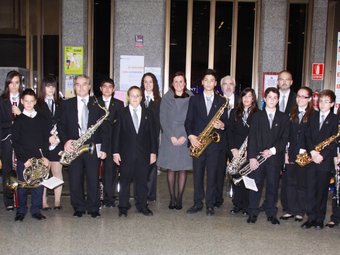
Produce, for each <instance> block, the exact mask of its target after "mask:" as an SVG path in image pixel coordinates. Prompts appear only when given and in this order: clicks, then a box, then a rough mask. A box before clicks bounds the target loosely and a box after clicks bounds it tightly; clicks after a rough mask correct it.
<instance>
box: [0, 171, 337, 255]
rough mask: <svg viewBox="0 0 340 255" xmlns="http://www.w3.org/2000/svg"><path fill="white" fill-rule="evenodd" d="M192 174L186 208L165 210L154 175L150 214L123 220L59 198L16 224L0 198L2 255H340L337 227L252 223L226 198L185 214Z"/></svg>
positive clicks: (163, 190) (113, 212)
mask: <svg viewBox="0 0 340 255" xmlns="http://www.w3.org/2000/svg"><path fill="white" fill-rule="evenodd" d="M191 177H192V176H191V175H190V176H189V179H188V182H187V188H186V192H185V197H184V208H183V209H182V210H181V211H176V210H169V209H168V191H167V185H166V174H164V173H162V174H161V175H159V176H158V178H159V179H158V200H157V201H156V202H153V203H152V204H151V205H150V209H151V210H153V212H154V216H152V217H146V216H143V215H141V214H138V213H137V212H136V210H135V208H134V207H133V208H132V209H130V211H129V215H128V217H127V218H119V217H118V209H117V208H104V209H102V210H101V215H102V216H101V217H100V218H97V219H93V218H91V217H90V216H85V217H82V218H74V217H72V213H73V211H72V208H71V206H70V199H69V197H68V196H63V198H62V199H63V200H62V205H63V210H61V211H49V212H44V214H45V215H46V216H47V220H45V221H43V222H39V221H37V220H34V219H32V218H31V217H30V215H27V216H26V218H25V220H24V221H23V222H14V215H15V213H14V212H7V211H5V210H4V207H3V203H2V197H1V199H0V204H1V207H0V247H1V254H6V255H12V254H19V253H20V254H25V255H29V254H34V255H38V254H80V255H85V254H94V255H101V254H120V255H124V254H147V255H151V254H208V255H209V254H218V255H222V254H252V255H256V254H318V255H319V254H327V255H330V254H334V255H335V254H337V255H338V254H340V228H334V229H327V228H325V229H323V230H315V229H310V230H303V229H301V228H300V224H301V223H297V222H294V221H293V220H291V221H288V222H282V221H281V225H279V226H278V225H272V224H270V223H269V222H267V221H266V217H265V215H263V214H261V215H260V217H259V220H258V222H257V223H256V224H251V225H250V224H247V223H246V218H245V217H243V216H238V215H236V216H234V215H230V214H229V210H230V208H231V199H230V198H228V197H226V198H225V204H224V205H223V207H222V208H221V209H217V210H216V214H215V215H214V216H212V217H208V216H206V214H205V212H204V211H202V212H199V213H197V214H195V215H187V214H186V213H185V211H186V209H187V208H189V207H190V206H191V204H192V193H193V189H192V178H191ZM65 190H67V188H65ZM329 210H330V208H329ZM279 215H281V211H280V212H279ZM279 215H278V216H279Z"/></svg>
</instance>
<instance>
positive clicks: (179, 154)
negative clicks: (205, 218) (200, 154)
mask: <svg viewBox="0 0 340 255" xmlns="http://www.w3.org/2000/svg"><path fill="white" fill-rule="evenodd" d="M192 95H193V94H192V93H191V92H190V91H188V90H187V89H186V78H185V76H184V73H182V72H177V73H175V75H174V77H173V78H172V84H171V89H169V91H168V92H167V93H166V94H165V95H164V97H163V99H162V102H161V106H160V122H161V128H162V136H161V144H160V147H159V152H158V161H157V165H158V166H159V167H161V168H164V169H167V171H168V172H167V178H168V187H169V193H170V204H169V209H175V208H176V209H177V210H180V209H182V197H183V192H184V187H185V183H186V179H187V170H191V169H192V158H191V157H190V155H189V150H188V147H187V140H188V138H187V134H186V132H185V128H184V121H185V118H186V114H187V110H188V105H189V98H190V97H191V96H192ZM176 175H178V178H176ZM176 179H177V181H178V185H177V187H178V188H177V195H175V186H176Z"/></svg>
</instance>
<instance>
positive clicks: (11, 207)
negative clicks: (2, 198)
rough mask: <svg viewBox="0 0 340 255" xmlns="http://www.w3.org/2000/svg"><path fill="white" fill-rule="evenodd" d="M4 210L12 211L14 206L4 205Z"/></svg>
mask: <svg viewBox="0 0 340 255" xmlns="http://www.w3.org/2000/svg"><path fill="white" fill-rule="evenodd" d="M6 211H9V212H12V211H14V206H13V205H8V206H6Z"/></svg>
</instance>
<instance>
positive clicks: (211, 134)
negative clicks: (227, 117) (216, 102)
mask: <svg viewBox="0 0 340 255" xmlns="http://www.w3.org/2000/svg"><path fill="white" fill-rule="evenodd" d="M228 106H229V100H228V99H227V101H226V102H225V103H224V104H223V105H222V106H221V107H220V109H218V111H217V112H216V113H215V115H214V117H213V118H212V119H211V120H210V121H209V123H208V125H207V126H206V127H205V128H204V130H203V131H202V132H201V133H200V134H199V135H198V141H199V142H200V143H201V145H200V146H199V147H193V146H192V145H191V146H190V155H191V156H193V157H195V158H198V157H199V156H201V154H202V153H203V151H204V150H205V149H206V148H207V146H208V145H209V144H210V143H211V142H214V143H218V142H219V141H220V140H221V137H220V134H219V133H217V132H216V131H213V130H214V122H215V121H216V120H219V119H220V118H221V116H222V114H223V113H224V110H225V109H226V108H228Z"/></svg>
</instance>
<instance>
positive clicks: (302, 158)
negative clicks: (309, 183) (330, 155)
mask: <svg viewBox="0 0 340 255" xmlns="http://www.w3.org/2000/svg"><path fill="white" fill-rule="evenodd" d="M339 136H340V125H338V133H337V134H336V135H332V136H331V137H328V138H327V139H326V140H324V141H322V142H321V143H319V144H317V145H316V146H315V148H314V150H316V151H317V152H320V151H322V150H323V149H324V148H326V147H327V146H328V145H330V144H331V143H332V142H334V141H336V139H337V138H338V137H339ZM295 162H296V163H297V164H298V165H299V166H301V167H304V166H306V165H308V164H310V163H312V162H313V159H312V158H311V157H310V156H309V155H308V153H307V152H305V153H301V154H298V155H297V156H296V160H295Z"/></svg>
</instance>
